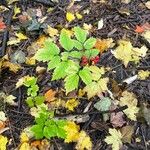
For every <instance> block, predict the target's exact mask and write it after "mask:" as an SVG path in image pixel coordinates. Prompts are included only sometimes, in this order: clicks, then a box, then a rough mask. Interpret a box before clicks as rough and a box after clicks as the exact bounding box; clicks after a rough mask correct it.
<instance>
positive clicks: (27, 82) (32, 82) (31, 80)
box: [23, 77, 37, 87]
mask: <svg viewBox="0 0 150 150" xmlns="http://www.w3.org/2000/svg"><path fill="white" fill-rule="evenodd" d="M36 82H37V78H35V77H30V78H28V79H27V80H25V81H24V83H23V84H24V85H25V86H26V87H30V86H32V85H35V84H36Z"/></svg>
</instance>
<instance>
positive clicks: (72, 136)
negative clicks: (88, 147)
mask: <svg viewBox="0 0 150 150" xmlns="http://www.w3.org/2000/svg"><path fill="white" fill-rule="evenodd" d="M64 130H65V131H66V135H67V136H66V139H65V142H66V143H70V142H76V141H77V140H78V138H79V130H80V127H79V126H78V125H76V124H75V123H74V122H71V121H68V122H67V125H66V126H65V127H64Z"/></svg>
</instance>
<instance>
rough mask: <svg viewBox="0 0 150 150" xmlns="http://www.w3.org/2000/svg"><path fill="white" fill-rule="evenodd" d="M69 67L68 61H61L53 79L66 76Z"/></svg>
mask: <svg viewBox="0 0 150 150" xmlns="http://www.w3.org/2000/svg"><path fill="white" fill-rule="evenodd" d="M67 68H68V61H64V62H61V63H60V64H59V65H58V66H57V67H56V68H55V70H54V72H53V76H52V81H53V80H58V79H61V78H64V77H65V76H66V75H67V73H66V71H65V70H66V69H67Z"/></svg>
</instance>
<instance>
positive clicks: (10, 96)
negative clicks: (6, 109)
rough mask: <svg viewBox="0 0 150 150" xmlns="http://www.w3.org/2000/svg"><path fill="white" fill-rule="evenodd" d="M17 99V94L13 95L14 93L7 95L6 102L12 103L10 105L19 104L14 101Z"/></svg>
mask: <svg viewBox="0 0 150 150" xmlns="http://www.w3.org/2000/svg"><path fill="white" fill-rule="evenodd" d="M15 99H16V97H15V96H13V95H8V96H6V98H5V102H7V103H8V104H10V105H14V106H15V105H17V103H16V102H15V101H14V100H15Z"/></svg>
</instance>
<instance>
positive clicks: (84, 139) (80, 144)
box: [76, 131, 92, 150]
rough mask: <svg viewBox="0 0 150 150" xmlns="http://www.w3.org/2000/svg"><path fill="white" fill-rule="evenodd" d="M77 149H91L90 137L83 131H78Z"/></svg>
mask: <svg viewBox="0 0 150 150" xmlns="http://www.w3.org/2000/svg"><path fill="white" fill-rule="evenodd" d="M76 149H77V150H85V149H86V150H92V142H91V139H90V137H89V136H88V135H87V133H86V132H85V131H81V132H80V133H79V138H78V140H77V144H76Z"/></svg>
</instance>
